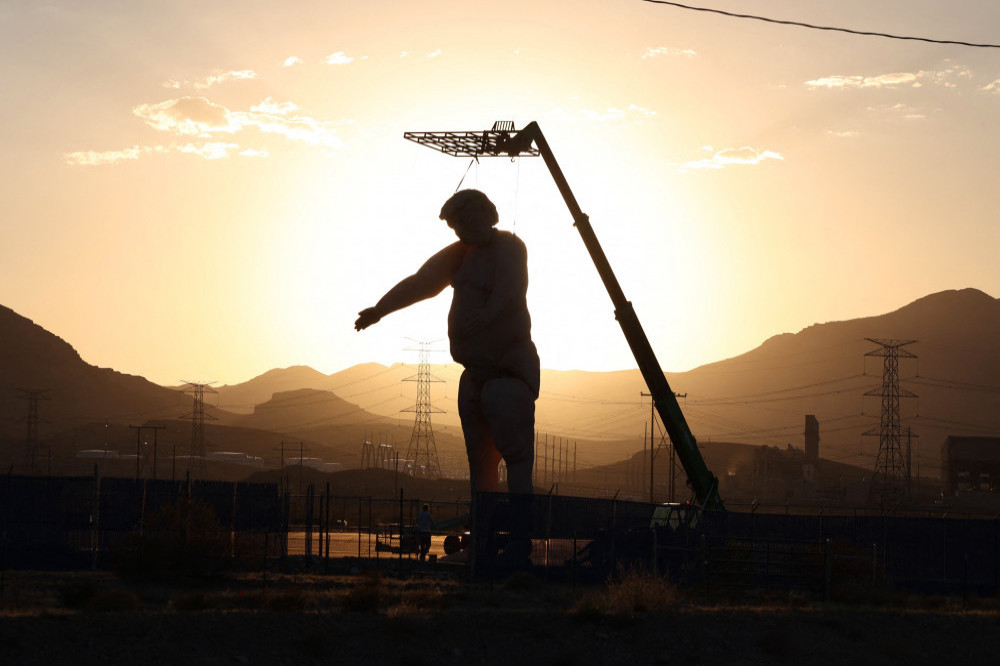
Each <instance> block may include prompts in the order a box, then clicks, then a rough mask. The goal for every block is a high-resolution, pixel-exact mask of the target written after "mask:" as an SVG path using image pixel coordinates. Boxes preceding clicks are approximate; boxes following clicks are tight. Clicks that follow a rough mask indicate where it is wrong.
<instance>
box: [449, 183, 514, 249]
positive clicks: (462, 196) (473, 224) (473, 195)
mask: <svg viewBox="0 0 1000 666" xmlns="http://www.w3.org/2000/svg"><path fill="white" fill-rule="evenodd" d="M440 217H441V219H442V220H444V221H445V222H447V223H448V226H449V227H451V228H452V229H454V230H455V233H456V234H457V235H458V238H459V240H461V241H462V242H463V243H469V244H472V245H477V244H482V243H487V242H489V239H490V238H491V236H492V229H493V227H494V226H495V225H496V223H497V221H498V220H499V219H500V218H499V216H498V215H497V207H496V206H494V205H493V202H492V201H490V199H489V197H487V196H486V195H485V194H483V193H482V192H480V191H479V190H461V191H460V192H456V193H455V194H453V195H452V196H451V197H450V198H449V199H448V200H447V201H445V202H444V205H443V206H442V207H441V215H440Z"/></svg>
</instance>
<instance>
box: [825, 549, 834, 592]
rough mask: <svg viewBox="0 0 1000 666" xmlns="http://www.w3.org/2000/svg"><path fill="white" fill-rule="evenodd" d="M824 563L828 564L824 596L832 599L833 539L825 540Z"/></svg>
mask: <svg viewBox="0 0 1000 666" xmlns="http://www.w3.org/2000/svg"><path fill="white" fill-rule="evenodd" d="M823 556H824V560H825V562H824V564H825V565H826V580H825V582H824V584H823V598H824V599H825V600H826V601H827V602H829V601H830V589H831V587H832V586H833V541H832V540H831V539H826V540H824V541H823Z"/></svg>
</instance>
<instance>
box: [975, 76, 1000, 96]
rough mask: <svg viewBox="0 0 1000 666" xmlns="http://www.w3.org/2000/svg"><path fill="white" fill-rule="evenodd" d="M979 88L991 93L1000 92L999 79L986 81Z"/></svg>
mask: <svg viewBox="0 0 1000 666" xmlns="http://www.w3.org/2000/svg"><path fill="white" fill-rule="evenodd" d="M980 90H984V91H986V92H991V93H1000V79H997V80H996V81H991V82H990V83H987V84H986V85H985V86H983V87H982V88H980Z"/></svg>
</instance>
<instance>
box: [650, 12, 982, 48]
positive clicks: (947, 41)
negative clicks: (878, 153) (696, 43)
mask: <svg viewBox="0 0 1000 666" xmlns="http://www.w3.org/2000/svg"><path fill="white" fill-rule="evenodd" d="M643 2H651V3H653V4H656V5H670V6H671V7H678V8H680V9H690V10H692V11H696V12H707V13H709V14H721V15H723V16H729V17H732V18H741V19H752V20H754V21H764V22H765V23H777V24H778V25H794V26H798V27H800V28H809V29H811V30H827V31H830V32H846V33H848V34H851V35H863V36H865V37H884V38H885V39H904V40H910V41H915V42H929V43H931V44H954V45H956V46H972V47H975V48H981V49H1000V44H977V43H974V42H962V41H956V40H951V39H932V38H930V37H911V36H906V35H891V34H889V33H885V32H870V31H867V30H853V29H851V28H836V27H833V26H827V25H813V24H812V23H802V22H800V21H785V20H781V19H773V18H768V17H766V16H755V15H753V14H737V13H735V12H727V11H723V10H721V9H712V8H710V7H692V6H691V5H683V4H681V3H679V2H668V1H667V0H643Z"/></svg>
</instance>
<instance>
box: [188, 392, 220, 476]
mask: <svg viewBox="0 0 1000 666" xmlns="http://www.w3.org/2000/svg"><path fill="white" fill-rule="evenodd" d="M184 384H185V386H184V388H183V389H182V390H183V392H184V393H191V394H193V395H194V407H193V408H192V410H191V413H190V414H185V415H184V416H182V417H181V418H182V419H187V420H190V421H191V457H190V458H189V459H188V470H189V471H190V472H191V475H192V476H195V477H204V476H205V419H208V420H210V421H214V420H215V417H214V416H212V415H211V414H208V415H206V414H205V391H208V392H209V393H217V391H216V390H215V389H213V388H212V387H211V385H209V384H199V383H197V382H188V381H185V382H184Z"/></svg>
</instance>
